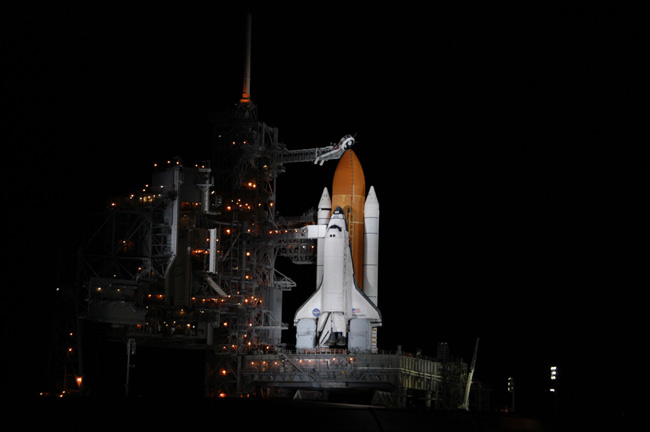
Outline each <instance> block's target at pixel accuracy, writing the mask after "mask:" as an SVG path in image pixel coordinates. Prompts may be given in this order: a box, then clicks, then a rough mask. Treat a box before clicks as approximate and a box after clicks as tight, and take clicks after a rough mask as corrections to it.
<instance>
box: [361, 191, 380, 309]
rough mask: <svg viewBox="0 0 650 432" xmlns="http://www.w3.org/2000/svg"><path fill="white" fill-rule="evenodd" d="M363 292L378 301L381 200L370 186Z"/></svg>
mask: <svg viewBox="0 0 650 432" xmlns="http://www.w3.org/2000/svg"><path fill="white" fill-rule="evenodd" d="M363 217H364V225H363V227H364V233H363V292H364V294H365V295H366V296H368V298H369V299H370V300H371V301H372V302H373V303H374V304H375V306H379V303H377V299H378V298H377V296H378V289H377V280H378V270H379V267H378V264H379V201H378V200H377V194H376V193H375V188H374V187H372V186H370V191H369V192H368V196H367V197H366V203H365V206H364V209H363Z"/></svg>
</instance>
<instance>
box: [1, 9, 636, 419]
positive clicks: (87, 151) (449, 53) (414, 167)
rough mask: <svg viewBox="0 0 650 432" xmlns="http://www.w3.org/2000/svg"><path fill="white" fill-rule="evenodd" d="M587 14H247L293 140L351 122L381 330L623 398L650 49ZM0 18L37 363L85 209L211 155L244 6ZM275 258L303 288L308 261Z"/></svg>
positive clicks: (261, 104)
mask: <svg viewBox="0 0 650 432" xmlns="http://www.w3.org/2000/svg"><path fill="white" fill-rule="evenodd" d="M592 8H595V6H590V8H588V9H583V8H579V7H557V8H543V7H541V6H540V7H539V8H532V7H526V8H521V7H514V8H513V6H512V5H507V6H494V5H490V6H489V7H488V6H481V7H479V8H473V7H472V8H470V7H458V8H450V7H445V8H437V7H435V6H434V7H433V8H427V10H426V11H425V10H422V9H421V8H415V7H411V8H403V9H402V8H400V9H397V8H369V9H367V10H360V9H359V8H358V7H357V8H354V9H350V8H349V7H344V6H341V7H339V8H334V7H332V8H326V9H324V8H322V7H316V6H308V7H304V6H303V7H300V8H299V9H294V8H289V7H270V6H267V7H264V8H263V9H253V58H252V83H251V96H252V100H253V102H254V103H255V104H256V105H257V107H258V113H259V118H260V120H261V121H264V122H265V123H267V124H268V125H270V126H274V127H278V128H279V133H280V140H281V141H282V142H284V143H285V144H286V145H287V146H288V148H290V149H299V148H309V147H320V146H324V145H328V144H330V143H332V142H337V141H338V140H339V139H340V137H342V136H343V135H345V134H356V138H357V144H356V145H355V147H354V150H355V152H356V153H357V155H358V157H359V159H360V161H361V163H362V165H363V168H364V172H365V177H366V184H367V185H368V186H370V185H374V187H375V189H376V191H377V195H378V198H379V202H380V205H381V219H380V221H381V231H380V233H381V235H380V279H379V307H380V309H381V310H382V313H383V317H384V324H383V327H382V328H381V329H380V333H379V336H380V338H379V344H380V348H384V349H395V347H396V346H397V345H398V344H399V345H402V346H403V349H404V350H407V351H415V350H416V349H417V348H420V349H422V351H423V353H424V354H429V355H435V346H436V344H437V343H438V342H443V341H446V342H449V343H450V346H451V350H452V353H454V354H456V355H459V356H462V357H463V358H465V359H466V360H467V361H469V360H470V359H471V355H472V350H473V346H474V342H475V340H476V338H477V337H480V338H481V342H480V347H479V354H478V362H477V371H476V378H478V379H479V380H482V381H485V382H486V383H488V384H491V385H493V386H494V387H495V388H496V389H499V391H501V390H502V389H501V387H504V388H505V385H506V379H507V377H508V376H511V375H514V376H515V377H517V378H519V377H520V379H521V382H522V383H523V384H522V385H523V386H524V388H525V387H526V386H528V388H529V389H532V388H535V389H537V388H538V387H539V386H541V388H543V387H544V386H545V385H546V384H545V381H544V380H545V379H546V376H547V370H548V366H549V365H551V364H557V365H558V366H560V367H561V368H563V379H565V380H566V382H567V384H566V386H567V392H566V394H567V399H570V400H571V402H570V404H572V405H573V404H574V403H575V404H577V405H579V406H583V405H585V406H586V405H591V404H592V403H594V402H597V403H599V404H603V403H605V402H607V403H610V402H611V403H613V404H614V405H615V406H616V407H617V408H616V409H623V410H625V409H627V408H625V407H626V404H627V403H628V401H630V397H629V396H628V395H626V394H625V393H626V392H627V391H628V390H629V389H630V388H631V385H632V384H631V382H633V381H632V380H633V377H629V376H628V375H627V374H628V373H629V372H628V370H629V369H630V368H631V369H634V368H637V367H640V364H641V359H640V358H639V357H638V353H639V351H638V350H639V349H640V346H639V343H640V342H641V339H640V337H639V336H638V334H639V321H640V319H638V318H639V317H640V309H641V306H640V303H641V300H640V298H639V293H640V292H642V291H643V289H644V288H645V285H647V282H646V283H642V281H644V280H645V278H643V279H641V278H640V275H641V264H642V263H643V262H644V261H643V260H642V259H641V252H642V251H643V250H644V249H645V248H644V247H643V243H642V237H641V235H642V233H644V232H645V231H646V230H645V229H644V228H645V224H642V220H641V206H642V204H643V203H644V202H645V201H647V191H646V188H642V186H641V184H642V182H644V181H645V182H647V158H646V157H645V156H644V155H643V152H642V150H643V149H641V148H640V147H641V144H642V143H643V144H647V143H646V142H642V141H641V133H640V129H641V127H640V123H641V112H642V111H641V109H640V108H639V107H640V106H642V105H641V96H640V95H641V91H642V89H645V88H646V84H645V81H646V80H645V79H644V80H642V79H641V78H642V73H643V72H646V73H647V69H646V68H642V61H641V59H642V58H643V57H647V52H646V51H645V50H642V43H641V40H642V31H641V30H642V28H643V27H641V25H640V23H641V22H642V20H640V19H639V14H638V11H632V10H622V9H619V8H611V9H607V8H604V7H602V8H599V9H592ZM1 16H2V17H1V18H0V20H2V26H1V28H2V30H1V31H2V39H3V57H4V60H3V63H4V66H3V73H6V74H7V75H8V77H9V78H8V79H5V80H4V82H3V88H2V95H3V96H2V99H3V102H4V104H3V105H5V110H4V111H5V114H4V115H3V116H2V117H3V118H2V133H3V142H4V143H5V146H3V148H4V149H5V154H4V156H5V162H4V164H3V166H4V167H5V170H3V177H4V176H7V179H6V180H5V184H6V185H8V186H9V187H8V194H7V195H6V198H7V202H8V203H9V208H8V212H9V213H11V214H12V215H13V216H12V217H11V218H10V219H11V220H12V222H11V223H12V227H10V228H9V234H10V237H9V238H10V239H11V240H10V241H11V243H12V244H13V245H18V250H19V251H20V254H17V256H18V258H17V259H16V260H17V262H16V264H19V266H20V268H24V270H22V271H21V272H20V275H19V279H20V280H21V282H20V283H18V284H17V285H16V286H18V287H19V288H17V291H18V292H17V293H16V294H17V295H16V298H15V300H14V299H13V297H10V299H11V300H10V301H11V302H12V303H17V306H20V305H26V304H29V306H28V307H29V309H30V310H31V311H32V312H34V313H33V314H30V315H34V316H35V317H34V316H30V318H25V316H24V315H22V320H23V321H27V323H25V324H24V326H20V328H19V329H18V331H19V333H20V330H24V333H25V334H24V335H23V336H24V337H23V338H21V339H18V340H19V342H17V343H18V344H19V345H20V346H21V347H22V348H23V352H25V353H26V354H25V356H24V358H25V359H26V360H25V362H26V363H28V364H29V365H30V366H29V367H30V368H33V367H35V368H38V367H40V366H39V365H40V364H41V363H40V362H41V361H42V358H43V356H44V355H43V353H42V351H43V350H42V349H39V348H37V347H40V346H41V345H46V344H47V341H48V340H49V339H48V337H49V336H48V329H47V325H48V324H47V319H48V318H47V317H48V305H49V304H50V303H49V301H50V300H51V295H52V290H53V289H54V288H55V286H56V285H57V284H58V283H61V282H62V280H63V279H65V278H66V275H65V274H62V273H64V272H62V270H61V268H59V267H58V266H57V262H58V261H57V257H62V256H65V255H66V254H69V253H71V251H74V249H75V245H74V244H72V243H74V240H72V239H75V238H76V237H75V233H76V231H77V229H78V227H79V225H81V222H82V220H83V218H84V216H85V215H87V214H88V213H89V212H91V211H94V210H99V209H101V208H102V206H103V204H104V202H105V200H106V198H107V197H110V196H113V195H122V194H126V193H129V192H130V191H131V190H134V189H137V188H139V187H141V186H142V185H143V184H145V183H147V182H148V181H149V179H150V169H151V166H152V162H154V161H162V160H165V159H167V158H169V157H173V156H175V155H180V156H181V157H182V158H183V159H184V160H186V161H188V162H192V161H195V160H199V159H207V158H209V152H208V151H207V149H208V147H209V144H210V127H209V125H208V123H207V120H206V119H207V113H208V112H211V111H219V110H224V109H228V108H230V107H231V106H233V104H235V103H237V102H238V100H239V97H240V96H241V85H242V75H243V64H244V19H245V18H244V17H245V15H244V8H242V7H235V6H231V7H222V6H201V7H198V6H197V7H194V8H192V7H183V8H182V9H180V10H178V9H176V8H174V7H172V6H162V7H161V6H156V7H147V8H145V7H133V6H129V7H128V8H126V7H114V6H106V7H105V8H100V7H93V8H92V9H90V8H84V7H82V8H81V9H80V8H79V7H77V6H76V7H72V6H69V7H63V6H58V5H57V6H56V7H54V6H52V7H48V8H44V9H33V10H13V11H10V13H3V14H1ZM643 78H647V74H643ZM335 166H336V165H335V162H328V163H326V165H325V166H323V167H319V166H312V165H310V164H305V165H294V166H289V167H288V170H287V172H286V173H285V174H283V175H282V176H281V177H280V178H279V179H278V203H277V204H278V205H277V208H278V210H279V211H280V213H282V214H284V215H297V214H301V213H302V212H304V211H306V210H307V209H309V208H310V207H313V206H315V205H316V204H317V203H318V199H319V198H320V194H321V192H322V188H323V187H324V186H331V179H332V175H333V172H334V168H335ZM7 167H8V168H9V169H8V170H7V169H6V168H7ZM23 222H25V223H23ZM14 236H16V237H14ZM23 249H24V250H23ZM5 262H6V261H5ZM12 267H14V266H13V265H12ZM16 268H17V267H16ZM286 268H287V269H288V270H287V271H288V272H289V273H288V274H289V275H290V276H292V273H291V271H292V270H291V269H292V268H293V269H294V270H295V272H296V273H295V279H296V281H297V282H298V283H299V286H298V288H296V290H294V291H295V292H292V293H289V294H287V296H286V298H287V305H289V304H291V303H292V302H296V303H298V304H299V303H300V302H301V301H302V299H303V298H306V296H307V295H308V293H309V292H311V291H312V290H313V286H311V285H310V284H311V283H312V280H313V277H312V275H311V273H309V272H305V270H304V269H296V268H295V267H292V266H287V267H286ZM34 275H37V276H34ZM11 290H12V291H13V290H14V288H11ZM288 307H289V306H286V307H285V309H286V308H288ZM292 313H293V311H291V312H290V313H288V318H287V319H286V321H287V322H289V321H291V319H290V316H291V315H292ZM17 315H18V316H19V317H20V316H21V314H17ZM42 317H43V318H42ZM12 334H14V335H15V334H16V333H15V332H14V331H13V330H12ZM26 339H31V341H30V342H29V343H28V342H25V340H26ZM32 353H34V354H32ZM19 363H20V364H18V366H17V367H20V366H23V364H22V363H21V362H19ZM13 365H14V366H16V365H15V363H14V364H13ZM623 365H629V368H628V367H625V370H620V369H617V368H621V367H622V366H623ZM540 383H541V384H540ZM535 391H537V390H535ZM530 392H531V393H532V392H533V390H530ZM599 392H602V393H599ZM522 393H525V391H524V390H522ZM604 394H606V395H607V396H604Z"/></svg>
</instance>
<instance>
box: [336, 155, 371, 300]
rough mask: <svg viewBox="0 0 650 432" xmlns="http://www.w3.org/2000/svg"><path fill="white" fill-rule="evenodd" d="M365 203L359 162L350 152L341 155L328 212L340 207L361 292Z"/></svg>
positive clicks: (364, 184)
mask: <svg viewBox="0 0 650 432" xmlns="http://www.w3.org/2000/svg"><path fill="white" fill-rule="evenodd" d="M365 200H366V179H365V177H364V175H363V169H362V168H361V163H360V162H359V159H358V158H357V155H356V154H355V153H354V151H352V150H346V151H345V153H343V156H341V159H340V160H339V163H338V165H337V166H336V171H335V172H334V180H333V182H332V213H333V212H334V210H336V208H337V207H341V209H343V212H344V214H345V218H346V220H347V223H348V231H349V233H350V248H351V250H352V264H353V266H354V276H355V279H356V281H357V285H358V286H359V289H361V290H363V223H364V217H363V211H364V204H365Z"/></svg>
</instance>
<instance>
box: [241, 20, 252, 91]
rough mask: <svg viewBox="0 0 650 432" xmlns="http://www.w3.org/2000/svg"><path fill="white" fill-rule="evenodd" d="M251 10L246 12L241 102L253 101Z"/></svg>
mask: <svg viewBox="0 0 650 432" xmlns="http://www.w3.org/2000/svg"><path fill="white" fill-rule="evenodd" d="M251 22H252V17H251V12H250V11H248V13H247V14H246V62H245V67H244V91H243V92H242V95H241V100H240V101H239V102H240V103H250V101H251Z"/></svg>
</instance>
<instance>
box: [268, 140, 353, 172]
mask: <svg viewBox="0 0 650 432" xmlns="http://www.w3.org/2000/svg"><path fill="white" fill-rule="evenodd" d="M352 145H354V137H353V136H352V135H345V136H344V137H343V138H341V139H340V140H339V142H338V143H337V144H335V145H329V146H326V147H320V148H311V149H300V150H287V151H285V152H282V153H281V154H280V155H279V162H280V164H285V163H295V162H312V161H313V162H314V164H318V165H323V163H325V161H328V160H332V159H340V158H341V156H342V155H343V153H344V152H345V151H346V150H347V149H348V148H350V147H351V146H352Z"/></svg>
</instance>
